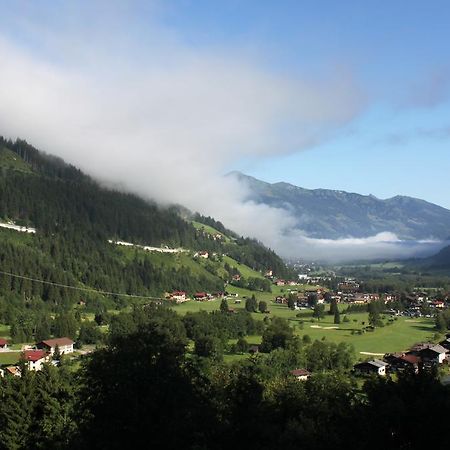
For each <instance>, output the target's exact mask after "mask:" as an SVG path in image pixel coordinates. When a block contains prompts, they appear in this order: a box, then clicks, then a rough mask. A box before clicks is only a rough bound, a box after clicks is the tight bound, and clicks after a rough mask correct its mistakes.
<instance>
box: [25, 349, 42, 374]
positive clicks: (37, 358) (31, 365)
mask: <svg viewBox="0 0 450 450" xmlns="http://www.w3.org/2000/svg"><path fill="white" fill-rule="evenodd" d="M22 359H23V360H24V361H25V362H26V363H27V365H28V370H35V371H37V370H41V369H42V364H44V363H45V362H47V361H48V359H49V358H48V354H47V352H45V351H44V350H25V351H24V352H23V354H22Z"/></svg>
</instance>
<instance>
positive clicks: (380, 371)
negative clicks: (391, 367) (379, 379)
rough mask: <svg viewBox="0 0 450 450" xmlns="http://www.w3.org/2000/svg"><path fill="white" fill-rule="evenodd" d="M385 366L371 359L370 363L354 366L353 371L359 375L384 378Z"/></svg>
mask: <svg viewBox="0 0 450 450" xmlns="http://www.w3.org/2000/svg"><path fill="white" fill-rule="evenodd" d="M386 366H387V363H386V362H384V361H381V360H380V359H373V360H371V361H366V362H362V363H359V364H355V365H354V366H353V369H354V371H355V372H356V373H359V374H360V375H370V374H375V375H380V376H385V375H386Z"/></svg>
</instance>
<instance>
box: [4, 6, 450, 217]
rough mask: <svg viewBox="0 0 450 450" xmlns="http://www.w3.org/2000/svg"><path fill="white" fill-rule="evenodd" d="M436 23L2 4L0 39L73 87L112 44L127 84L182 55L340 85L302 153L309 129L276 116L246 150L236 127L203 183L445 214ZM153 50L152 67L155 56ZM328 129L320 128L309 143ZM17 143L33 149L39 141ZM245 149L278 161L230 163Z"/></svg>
mask: <svg viewBox="0 0 450 450" xmlns="http://www.w3.org/2000/svg"><path fill="white" fill-rule="evenodd" d="M449 23H450V4H449V3H448V1H438V0H435V1H430V2H423V1H414V0H413V1H411V0H409V1H406V0H405V1H401V0H399V1H394V2H393V1H364V2H361V1H345V2H338V1H332V0H330V1H323V0H322V1H289V0H285V1H267V0H255V1H251V0H245V1H243V0H241V1H238V0H228V1H211V0H209V1H208V0H178V1H170V0H168V1H153V2H152V1H149V2H140V1H136V2H119V1H114V2H111V1H110V2H107V1H103V2H102V1H100V2H88V1H78V2H61V1H57V2H55V1H41V2H38V3H37V2H30V1H14V2H13V1H3V2H2V15H1V16H0V26H1V29H2V31H1V32H0V37H3V38H5V39H7V41H8V45H9V44H11V45H13V46H15V48H17V49H20V50H24V51H27V52H29V53H30V54H31V55H32V57H33V58H34V59H35V62H36V61H38V62H39V63H40V62H45V63H49V64H53V65H54V66H55V67H56V68H57V69H61V68H62V69H64V70H65V71H67V72H68V73H70V75H71V76H72V75H73V74H74V73H75V74H77V75H78V73H77V70H78V71H79V69H80V67H81V65H82V64H81V63H80V61H82V63H83V64H84V65H85V66H89V65H93V66H94V65H96V64H97V60H96V58H97V56H96V55H97V54H99V55H100V54H102V55H103V53H102V50H103V49H104V47H106V46H107V45H108V44H107V40H108V37H111V38H112V40H114V39H115V37H116V36H118V38H117V40H116V41H115V46H116V48H118V47H119V50H118V53H119V57H118V60H119V58H120V56H121V57H122V61H123V66H124V67H127V65H128V66H129V70H130V71H136V70H137V68H139V64H140V62H139V60H140V59H141V58H142V60H146V59H150V58H154V59H156V60H158V58H159V59H161V61H162V62H161V61H160V63H161V64H162V65H163V66H168V65H169V66H170V65H171V64H176V63H177V60H178V59H177V58H180V59H182V58H185V57H186V54H189V57H190V56H191V55H194V56H195V58H197V59H198V60H201V59H202V58H203V57H204V55H207V57H206V60H207V59H208V58H210V59H211V55H213V58H214V64H216V63H217V64H220V63H221V62H222V61H224V66H225V67H228V66H230V65H233V64H234V62H235V61H236V64H237V65H238V66H239V64H240V65H241V66H242V64H244V65H245V64H246V63H247V61H250V65H251V66H252V69H253V68H254V67H256V68H257V71H258V74H262V75H263V76H268V77H275V78H276V77H279V78H280V79H284V78H286V79H289V80H291V79H294V80H295V81H296V79H297V78H298V79H301V80H303V81H305V80H306V82H311V83H312V84H313V85H314V83H318V84H319V86H320V83H323V84H324V85H325V86H326V85H327V84H329V85H333V82H332V80H333V77H334V76H335V74H336V73H342V74H344V75H343V77H344V78H346V79H347V81H348V83H349V84H351V85H352V87H354V93H352V91H351V88H349V87H348V86H346V89H348V92H347V97H344V99H343V100H335V101H334V103H335V104H334V107H335V108H339V107H340V106H341V107H342V109H345V108H346V107H347V103H348V101H349V100H351V99H352V96H355V97H357V98H358V102H357V103H358V105H357V106H355V107H354V108H353V109H352V108H350V109H351V111H349V112H348V114H347V115H346V117H345V118H339V119H338V120H335V117H334V116H333V117H332V118H331V119H330V118H329V117H328V116H326V114H325V116H326V117H324V118H322V119H321V122H320V129H321V131H320V138H317V135H314V136H313V137H312V138H311V139H309V137H308V139H307V141H308V142H309V143H305V142H303V140H302V139H301V138H302V136H303V134H304V133H305V130H307V127H308V124H309V122H308V121H306V124H305V123H303V122H302V123H301V126H299V127H298V129H297V122H296V121H295V120H292V121H291V120H290V118H289V116H288V114H286V111H283V112H282V113H278V112H277V113H274V115H273V117H271V119H270V120H272V121H277V125H276V127H277V130H276V132H275V133H274V135H276V138H274V135H270V136H267V137H266V136H263V137H261V138H260V137H258V135H257V130H258V129H259V128H260V127H249V129H251V130H252V131H251V132H249V134H248V135H246V138H245V139H244V140H243V141H242V142H240V141H239V140H238V139H235V140H231V143H229V144H228V143H226V144H227V145H230V150H233V151H234V153H233V156H232V157H230V158H229V160H227V161H226V163H223V161H222V162H221V164H219V165H215V166H214V170H219V171H221V172H222V173H225V172H226V171H228V170H236V169H237V170H241V171H243V172H245V173H247V174H250V175H253V176H256V177H258V178H261V179H263V180H266V181H270V182H275V181H281V180H283V181H288V182H291V183H293V184H297V185H300V186H303V187H307V188H330V189H340V190H347V191H352V192H359V193H363V194H369V193H371V194H374V195H376V196H379V197H382V198H385V197H390V196H394V195H397V194H402V195H411V196H415V197H420V198H424V199H426V200H429V201H432V202H435V203H438V204H440V205H442V206H445V207H447V208H450V196H449V195H448V192H450V177H449V176H448V172H449V170H450V148H449V143H450V95H449V94H450V52H449V49H448V42H450V27H449V26H448V24H449ZM104 24H107V25H104ZM103 28H104V29H103ZM99 36H100V37H99ZM105 36H106V39H105ZM97 38H98V39H97ZM97 40H98V42H97ZM60 41H61V42H62V43H61V42H60ZM91 42H94V43H95V44H98V47H95V45H94V46H93V49H94V50H93V51H92V52H93V55H94V56H92V55H90V59H89V57H88V56H86V59H85V60H83V59H82V58H81V59H80V58H79V54H83V55H88V54H89V47H90V45H91ZM105 42H106V43H105ZM124 42H125V43H124ZM160 42H164V45H163V46H162V48H163V50H161V51H162V52H165V56H164V57H160V56H158V45H159V43H160ZM123 43H124V44H123ZM122 44H123V47H124V49H125V50H123V49H122V50H123V51H122V53H121V50H120V47H121V46H122ZM58 46H60V47H58ZM172 46H174V47H175V48H176V49H175V50H174V51H173V58H172V54H171V52H172ZM111 48H112V46H111ZM111 48H110V49H109V50H108V51H106V52H105V54H104V55H103V56H104V57H105V59H107V58H110V59H111ZM180 48H182V50H181V51H180ZM55 49H56V50H55ZM61 49H63V50H64V51H62V50H61ZM105 55H106V56H105ZM167 55H169V56H167ZM180 55H181V57H180ZM71 58H73V59H74V60H76V62H75V63H73V62H72V61H71ZM77 58H78V59H77ZM164 58H165V59H164ZM171 58H172V59H171ZM98 59H99V60H101V59H102V56H100V57H99V58H98ZM98 65H99V67H100V68H99V69H98V71H97V72H96V73H95V77H100V75H99V74H100V73H101V72H102V70H103V72H108V71H110V67H111V66H110V65H108V63H104V65H103V66H102V64H101V63H99V64H98ZM207 65H208V60H207V61H206V63H205V67H207ZM72 66H73V67H72ZM72 69H74V70H73V71H72V72H73V73H72V72H71V70H72ZM112 70H114V69H111V71H112ZM330 80H331V81H330ZM338 86H339V85H338ZM225 89H227V88H226V87H225ZM332 89H333V88H330V92H331V91H332ZM336 89H339V87H337V88H336ZM319 90H320V87H319ZM294 91H295V88H294ZM294 91H293V92H294ZM294 93H295V92H294ZM339 101H341V104H339ZM261 104H262V105H266V103H264V102H262V103H261ZM290 107H291V106H290ZM322 112H323V111H322ZM250 114H252V112H251V113H250ZM301 115H302V117H303V115H304V112H302V113H301ZM274 117H275V118H274ZM308 120H309V119H308ZM328 121H331V122H333V125H332V126H331V127H329V128H326V130H325V131H323V128H325V127H326V124H327V122H328ZM311 123H312V126H313V127H314V126H315V123H314V122H313V121H312V122H311ZM263 125H264V124H263ZM265 125H266V124H265ZM261 126H262V125H261ZM17 129H18V130H21V128H20V127H17ZM255 130H256V131H255ZM14 131H15V128H14ZM283 132H285V135H283ZM3 133H4V134H8V131H7V130H5V131H3ZM251 133H254V134H253V135H252V134H251ZM296 133H297V134H298V136H295V134H296ZM26 134H27V133H26ZM27 135H29V136H30V137H31V138H35V139H36V140H37V141H38V143H39V142H41V141H42V143H43V144H46V143H47V142H46V141H45V139H41V141H40V137H41V136H40V135H39V134H33V133H28V134H27ZM258 139H261V140H264V139H268V140H269V141H270V142H271V143H272V144H271V145H272V146H273V147H277V149H278V150H272V151H265V150H264V151H261V152H253V151H250V152H248V154H247V153H246V152H245V151H242V148H244V146H245V145H247V146H251V145H252V143H253V141H255V142H256V141H258ZM272 139H273V141H272ZM310 141H311V142H310ZM256 145H257V144H255V146H256ZM258 145H260V143H259V142H258ZM224 146H226V145H224ZM231 147H233V148H231ZM237 149H241V150H240V151H237ZM62 156H66V157H67V154H64V152H63V155H62ZM69 159H70V157H69ZM75 162H78V160H77V159H76V158H75ZM81 165H82V164H81Z"/></svg>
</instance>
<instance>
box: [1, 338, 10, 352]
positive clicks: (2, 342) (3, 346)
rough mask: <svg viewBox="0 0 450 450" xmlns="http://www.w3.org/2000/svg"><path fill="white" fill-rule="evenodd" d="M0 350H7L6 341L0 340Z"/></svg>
mask: <svg viewBox="0 0 450 450" xmlns="http://www.w3.org/2000/svg"><path fill="white" fill-rule="evenodd" d="M0 350H8V341H7V340H6V339H3V338H0Z"/></svg>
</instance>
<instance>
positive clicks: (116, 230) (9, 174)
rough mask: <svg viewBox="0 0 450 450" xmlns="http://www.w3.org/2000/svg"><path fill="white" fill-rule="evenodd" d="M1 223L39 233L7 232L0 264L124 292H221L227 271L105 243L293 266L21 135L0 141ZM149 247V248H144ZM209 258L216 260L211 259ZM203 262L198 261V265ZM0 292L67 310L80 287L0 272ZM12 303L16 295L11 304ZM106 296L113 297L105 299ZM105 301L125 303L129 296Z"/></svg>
mask: <svg viewBox="0 0 450 450" xmlns="http://www.w3.org/2000/svg"><path fill="white" fill-rule="evenodd" d="M0 168H1V172H0V221H3V222H6V221H13V222H15V223H16V224H18V225H27V226H31V227H35V228H36V230H37V232H36V234H34V235H28V234H23V233H18V232H15V231H11V230H7V229H4V228H1V229H0V242H1V245H0V270H1V271H3V272H8V273H14V274H17V275H20V276H26V277H30V278H35V279H38V280H46V281H50V282H54V283H61V284H67V285H71V286H81V287H88V288H93V289H98V290H102V291H110V292H117V293H127V294H139V295H143V296H146V295H154V296H160V295H162V294H163V293H164V292H165V291H170V290H174V289H183V290H186V291H188V292H194V291H197V290H206V291H218V290H223V288H224V281H226V274H224V273H223V270H222V272H221V271H220V270H219V266H218V265H217V264H216V265H215V264H214V262H211V263H210V264H208V265H204V267H203V266H202V267H200V266H199V264H197V265H195V264H194V263H191V262H190V261H187V259H186V258H185V259H183V258H177V259H176V258H175V257H173V258H172V259H171V260H170V261H169V259H167V261H168V263H164V264H163V263H161V262H160V261H159V262H158V263H157V262H156V261H155V258H154V255H152V254H151V253H146V254H139V252H138V251H137V250H136V251H135V252H134V253H135V254H134V256H133V255H131V257H130V255H128V257H125V256H124V252H123V249H120V248H118V247H117V246H115V245H112V244H110V243H108V240H110V239H113V240H123V241H127V242H132V243H134V244H143V245H150V246H155V247H159V246H161V245H164V246H169V247H183V248H185V249H188V250H192V251H193V252H194V251H200V250H203V251H209V252H216V253H217V254H219V255H221V254H224V253H225V254H227V255H229V256H231V257H232V258H234V259H235V260H237V261H239V262H241V263H243V264H247V265H249V266H250V267H251V268H252V269H255V270H258V271H264V270H266V269H267V268H271V269H272V270H273V271H274V273H276V274H279V275H280V276H287V275H288V270H287V268H286V266H285V265H284V263H283V262H282V261H281V259H280V258H279V257H278V256H277V255H275V253H273V252H272V251H270V250H268V249H267V248H265V247H264V246H262V245H261V244H260V243H258V242H256V241H254V240H252V239H248V238H241V237H239V236H237V235H236V234H234V233H232V232H231V231H228V230H226V229H225V227H224V226H223V225H222V224H220V223H219V222H215V221H214V220H213V219H211V218H204V217H202V216H199V215H197V216H196V220H198V221H200V222H202V223H205V224H206V223H208V222H209V223H213V225H215V226H216V227H218V228H220V229H221V231H223V232H224V233H226V234H227V235H229V238H227V239H226V240H225V239H224V240H223V241H220V240H217V239H213V237H212V236H210V235H208V234H207V233H203V232H201V231H199V230H198V229H196V228H195V227H194V226H193V225H192V224H191V223H190V222H189V221H186V220H185V219H183V218H182V217H181V216H180V214H179V210H178V208H176V207H169V208H162V207H160V206H158V205H157V204H156V203H154V202H150V201H147V200H144V199H142V198H139V197H137V196H135V195H132V194H127V193H123V192H118V191H114V190H110V189H106V188H104V187H102V186H100V185H99V184H98V183H97V182H95V181H94V180H92V179H91V178H90V177H88V176H87V175H85V174H83V173H82V172H81V171H80V170H78V169H77V168H75V167H73V166H71V165H68V164H66V163H65V162H64V161H62V160H60V159H58V158H55V157H52V156H48V155H45V154H43V153H41V152H39V151H38V150H36V149H35V148H33V147H32V146H31V145H29V144H27V143H26V142H24V141H21V140H17V141H16V142H12V141H7V140H5V139H3V138H0ZM141 253H142V252H141ZM208 263H209V261H208ZM198 266H199V267H198ZM0 296H6V297H8V299H9V302H8V303H9V304H11V303H17V305H19V304H21V305H23V303H24V302H28V304H29V305H34V304H40V302H45V303H47V304H48V306H49V307H51V308H55V307H58V308H59V307H67V306H69V305H71V304H73V303H74V302H76V301H79V300H80V299H81V297H83V298H88V299H90V300H91V301H97V302H98V301H100V300H101V301H103V300H105V299H99V296H98V295H96V294H90V293H86V294H83V295H81V294H80V292H78V291H74V290H70V289H66V288H62V287H57V286H52V285H45V284H40V283H37V282H32V281H29V280H27V279H20V278H13V277H10V276H8V275H4V274H3V275H0ZM14 299H15V300H14ZM105 301H106V300H105ZM108 301H110V302H111V301H115V302H116V303H117V302H119V301H122V302H123V298H116V299H114V298H113V300H111V298H110V299H109V300H108Z"/></svg>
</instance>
